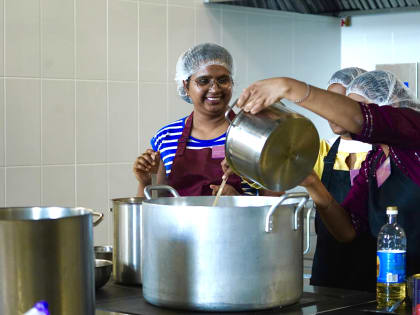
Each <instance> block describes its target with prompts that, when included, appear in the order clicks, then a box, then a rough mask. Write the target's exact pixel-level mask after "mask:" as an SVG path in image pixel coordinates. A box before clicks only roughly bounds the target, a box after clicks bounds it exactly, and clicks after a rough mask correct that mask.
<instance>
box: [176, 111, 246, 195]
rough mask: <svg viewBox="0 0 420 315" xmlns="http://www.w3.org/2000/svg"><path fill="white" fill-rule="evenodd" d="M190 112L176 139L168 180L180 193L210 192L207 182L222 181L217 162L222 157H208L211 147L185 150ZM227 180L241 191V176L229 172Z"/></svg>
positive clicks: (190, 121) (200, 193)
mask: <svg viewBox="0 0 420 315" xmlns="http://www.w3.org/2000/svg"><path fill="white" fill-rule="evenodd" d="M193 114H194V112H193V113H191V115H190V116H189V117H188V118H187V119H186V121H185V126H184V130H183V131H182V135H181V138H179V140H178V147H177V149H176V153H175V158H174V161H173V164H172V168H171V173H170V174H169V177H168V184H169V185H170V186H172V187H173V188H175V189H176V190H177V191H178V193H179V194H180V195H181V196H211V194H212V190H211V188H210V185H220V184H221V182H222V176H223V170H222V167H221V165H220V163H221V162H222V161H223V158H212V149H211V148H204V149H199V150H194V149H188V150H187V142H188V138H189V137H190V135H191V129H192V123H193ZM227 184H229V185H231V186H233V187H234V188H235V189H236V191H238V193H240V194H243V191H242V188H241V178H240V177H239V176H238V175H235V174H232V175H230V176H229V179H228V181H227Z"/></svg>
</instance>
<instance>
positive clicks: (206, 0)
mask: <svg viewBox="0 0 420 315" xmlns="http://www.w3.org/2000/svg"><path fill="white" fill-rule="evenodd" d="M235 1H236V0H204V3H215V2H235Z"/></svg>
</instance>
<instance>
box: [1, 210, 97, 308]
mask: <svg viewBox="0 0 420 315" xmlns="http://www.w3.org/2000/svg"><path fill="white" fill-rule="evenodd" d="M92 214H93V215H97V216H99V219H98V220H97V221H96V222H95V224H97V223H99V222H100V220H102V217H103V214H100V213H96V212H93V211H91V210H89V209H86V208H62V207H21V208H18V207H13V208H0V279H1V281H0V314H2V315H16V314H23V313H25V312H26V311H28V310H29V309H30V308H31V307H32V306H33V305H34V304H35V303H36V302H38V301H41V300H43V301H47V302H48V304H49V310H50V313H51V314H60V315H74V314H80V315H83V314H86V315H91V314H94V312H95V273H94V268H95V261H94V253H93V231H92Z"/></svg>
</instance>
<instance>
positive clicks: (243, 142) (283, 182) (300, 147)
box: [225, 102, 319, 191]
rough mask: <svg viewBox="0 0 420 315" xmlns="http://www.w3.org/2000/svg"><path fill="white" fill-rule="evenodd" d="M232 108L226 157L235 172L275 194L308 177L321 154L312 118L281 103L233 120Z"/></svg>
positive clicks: (227, 116) (227, 134) (239, 115)
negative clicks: (319, 153)
mask: <svg viewBox="0 0 420 315" xmlns="http://www.w3.org/2000/svg"><path fill="white" fill-rule="evenodd" d="M233 106H234V105H233ZM233 106H232V107H233ZM232 107H231V108H230V109H229V110H228V111H227V112H226V114H225V117H226V119H227V120H228V121H229V123H230V126H229V128H228V130H227V133H226V143H225V154H226V159H227V162H228V163H229V165H230V166H231V168H232V169H233V170H234V171H235V173H238V174H240V175H242V176H244V177H247V178H250V179H252V180H253V181H255V182H257V183H258V184H260V185H262V186H263V187H265V188H267V189H270V190H274V191H285V190H287V189H290V188H293V187H295V186H296V185H298V184H299V183H300V182H302V180H303V179H305V177H306V176H307V175H309V173H310V172H311V170H312V169H313V166H314V164H315V161H316V159H317V156H318V151H319V136H318V132H317V130H316V128H315V126H314V125H313V123H312V122H311V121H310V120H309V119H307V118H306V117H304V116H302V115H300V114H298V113H295V112H293V111H292V110H290V109H288V108H286V106H285V105H284V104H282V103H281V102H279V103H275V104H273V105H271V106H270V107H267V108H266V109H264V110H263V111H261V112H259V113H258V114H256V115H252V114H250V113H246V112H244V111H240V112H239V113H238V114H237V115H236V117H235V118H234V119H233V120H230V118H229V115H230V112H231V110H232Z"/></svg>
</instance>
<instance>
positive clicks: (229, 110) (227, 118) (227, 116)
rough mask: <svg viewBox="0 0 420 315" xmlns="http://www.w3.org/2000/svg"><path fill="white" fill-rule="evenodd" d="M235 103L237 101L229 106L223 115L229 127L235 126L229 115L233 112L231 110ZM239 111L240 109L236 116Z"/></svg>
mask: <svg viewBox="0 0 420 315" xmlns="http://www.w3.org/2000/svg"><path fill="white" fill-rule="evenodd" d="M237 102H238V100H236V101H234V102H233V104H232V105H231V106H229V109H228V110H227V111H226V113H225V119H226V120H227V121H228V122H229V125H232V126H236V125H235V124H234V122H233V121H232V120H230V118H229V114H230V112H231V111H232V110H233V108H234V107H235V105H236V103H237ZM241 111H242V108H240V111H239V112H238V114H237V115H239V113H240V112H241Z"/></svg>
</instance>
